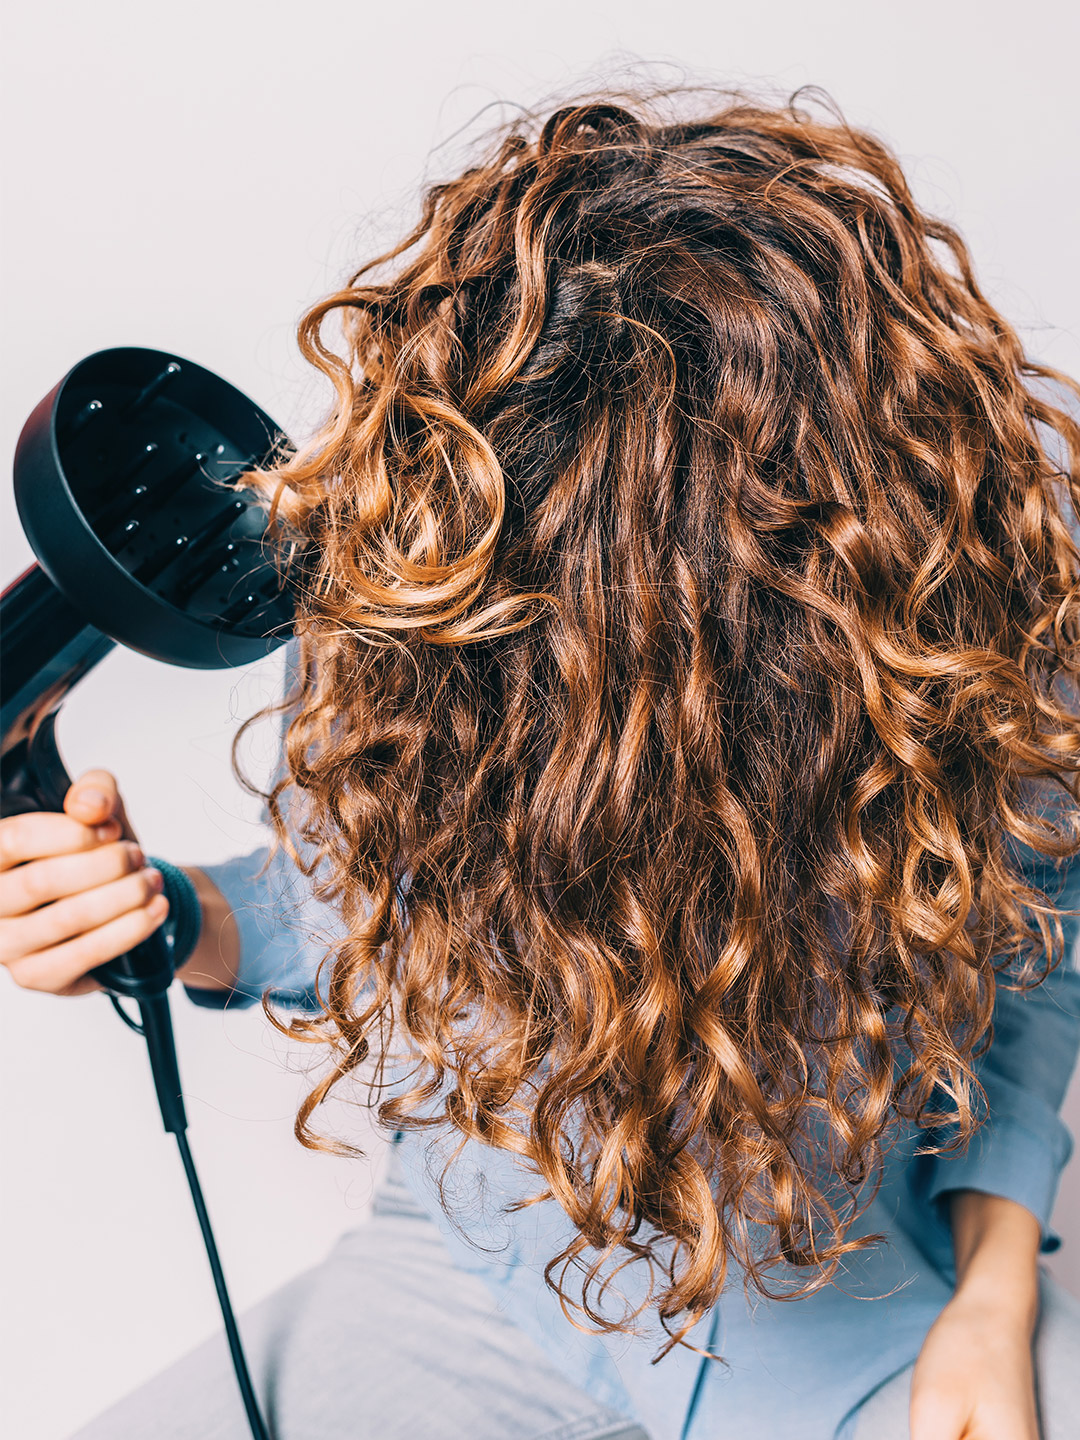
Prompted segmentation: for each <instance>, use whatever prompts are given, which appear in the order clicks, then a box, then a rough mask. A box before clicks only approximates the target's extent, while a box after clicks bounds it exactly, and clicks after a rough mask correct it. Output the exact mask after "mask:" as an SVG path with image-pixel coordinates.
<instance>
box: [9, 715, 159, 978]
mask: <svg viewBox="0 0 1080 1440" xmlns="http://www.w3.org/2000/svg"><path fill="white" fill-rule="evenodd" d="M59 713H60V707H59V706H57V707H56V709H54V710H51V711H50V712H49V714H47V715H43V716H42V718H41V720H40V721H39V722H38V724H37V725H36V726H35V727H34V730H33V732H32V734H31V735H30V736H29V737H28V738H27V739H25V740H23V741H21V742H20V744H19V745H18V746H17V747H16V748H15V749H14V750H12V751H10V752H9V753H8V755H6V756H5V757H4V758H5V762H7V763H6V764H5V771H6V773H5V775H4V813H5V814H6V815H21V814H26V813H28V812H30V811H35V810H54V811H61V810H63V808H64V797H65V796H66V795H67V792H68V790H69V789H70V788H71V776H70V775H69V774H68V772H67V767H66V766H65V764H64V761H63V759H62V757H61V755H60V750H59V747H58V746H57V743H56V720H57V716H58V715H59ZM90 973H91V974H92V975H93V977H94V979H95V980H98V981H100V983H101V984H102V985H104V987H105V989H106V990H110V991H111V992H112V993H113V994H114V995H121V996H124V997H126V998H128V999H132V1000H145V999H148V998H149V997H150V996H152V995H163V994H164V993H165V991H166V990H167V989H168V988H169V986H170V984H171V983H172V978H173V965H172V951H171V949H170V946H169V942H168V939H167V937H166V935H165V934H164V932H163V931H162V930H157V931H155V933H154V934H153V935H151V936H150V938H149V939H148V940H144V941H143V942H142V944H141V945H136V946H135V948H134V950H132V951H130V952H129V953H128V954H127V955H120V956H118V957H117V958H116V959H115V960H109V961H108V962H107V963H106V964H104V965H98V966H97V967H96V969H94V970H92V971H91V972H90Z"/></svg>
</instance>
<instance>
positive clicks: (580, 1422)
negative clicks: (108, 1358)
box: [77, 1201, 648, 1440]
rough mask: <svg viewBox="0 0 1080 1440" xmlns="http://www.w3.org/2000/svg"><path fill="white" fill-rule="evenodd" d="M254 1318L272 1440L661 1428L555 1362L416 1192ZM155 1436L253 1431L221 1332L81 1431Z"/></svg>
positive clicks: (535, 1437) (488, 1437) (254, 1352)
mask: <svg viewBox="0 0 1080 1440" xmlns="http://www.w3.org/2000/svg"><path fill="white" fill-rule="evenodd" d="M241 1328H242V1331H243V1334H244V1339H245V1346H246V1348H247V1350H248V1356H249V1360H250V1363H251V1369H252V1375H253V1379H254V1383H255V1385H256V1388H257V1390H258V1392H259V1398H260V1402H261V1404H262V1406H263V1409H264V1414H265V1415H266V1417H267V1419H268V1422H269V1425H270V1430H271V1433H272V1434H273V1436H274V1437H275V1440H462V1437H469V1440H518V1437H520V1440H541V1437H543V1440H601V1437H603V1440H616V1437H617V1440H648V1437H647V1436H646V1435H645V1434H644V1432H643V1431H642V1430H641V1429H640V1428H639V1427H638V1426H636V1425H634V1424H632V1423H631V1422H630V1421H629V1420H627V1419H626V1418H625V1417H622V1416H620V1415H618V1414H617V1413H616V1412H614V1411H611V1410H609V1409H607V1408H606V1407H604V1406H601V1405H599V1404H597V1402H596V1401H594V1400H593V1399H592V1398H591V1397H590V1396H588V1395H586V1394H585V1393H584V1392H583V1391H581V1390H579V1389H578V1388H577V1387H576V1386H574V1385H572V1384H570V1383H569V1382H568V1381H567V1380H566V1379H565V1378H564V1377H563V1376H562V1375H561V1374H560V1373H559V1372H558V1371H557V1370H555V1369H554V1368H553V1366H552V1365H551V1362H550V1361H549V1360H548V1359H547V1358H546V1356H544V1355H543V1353H542V1352H541V1351H540V1350H539V1349H538V1348H537V1347H536V1346H535V1345H534V1344H533V1342H532V1341H531V1340H530V1339H529V1337H528V1336H526V1335H525V1334H524V1333H523V1332H522V1331H520V1330H519V1329H518V1328H517V1327H516V1326H515V1325H513V1324H512V1323H511V1322H510V1321H508V1320H507V1319H506V1318H505V1317H504V1316H503V1315H501V1314H500V1313H499V1311H498V1309H497V1306H496V1302H495V1299H494V1297H493V1296H492V1294H491V1292H490V1291H489V1290H488V1288H487V1286H486V1285H484V1283H483V1281H481V1280H479V1279H478V1278H477V1277H476V1276H474V1275H469V1274H467V1273H465V1272H464V1271H461V1270H458V1269H457V1268H456V1267H455V1266H454V1265H453V1263H452V1261H451V1260H450V1258H449V1255H448V1254H447V1251H446V1248H445V1246H444V1244H443V1242H442V1238H441V1237H440V1235H439V1233H438V1230H437V1229H436V1227H435V1226H434V1225H433V1224H432V1223H431V1221H430V1220H429V1219H427V1218H426V1217H424V1216H422V1215H421V1213H420V1212H418V1211H416V1210H415V1209H412V1208H410V1206H409V1204H408V1202H407V1201H402V1203H401V1204H394V1203H391V1204H383V1205H382V1206H381V1207H379V1206H377V1207H376V1213H375V1214H374V1215H373V1217H372V1219H371V1220H370V1221H369V1223H368V1224H366V1225H364V1226H361V1227H360V1228H358V1229H356V1230H353V1231H350V1232H349V1233H348V1234H347V1235H345V1236H343V1237H342V1240H341V1241H340V1242H339V1243H338V1245H337V1246H336V1247H335V1249H334V1250H333V1251H332V1252H331V1254H330V1256H329V1257H328V1258H327V1260H326V1261H325V1262H324V1263H323V1264H322V1265H321V1266H319V1267H318V1268H317V1269H315V1270H313V1271H310V1272H308V1273H307V1274H306V1275H303V1276H301V1277H300V1278H299V1279H298V1280H296V1281H294V1282H293V1283H292V1284H290V1285H288V1286H286V1287H285V1288H284V1289H283V1290H281V1291H279V1292H278V1293H277V1294H275V1295H273V1296H271V1297H270V1299H269V1300H267V1301H266V1302H264V1304H262V1305H260V1306H258V1307H256V1308H255V1309H254V1310H253V1311H251V1312H250V1313H249V1314H248V1315H246V1316H245V1317H244V1319H243V1320H242V1322H241ZM148 1435H153V1436H154V1437H155V1440H245V1437H246V1436H247V1435H248V1431H247V1428H246V1423H245V1420H244V1415H243V1410H242V1408H241V1405H240V1402H239V1399H238V1398H237V1395H236V1385H235V1381H234V1379H233V1375H232V1370H231V1367H230V1364H229V1358H228V1351H227V1349H226V1347H225V1343H224V1339H223V1337H218V1338H216V1339H214V1340H212V1341H210V1342H209V1343H208V1344H206V1345H204V1346H202V1347H201V1348H200V1349H198V1350H196V1351H194V1352H192V1354H190V1355H189V1356H187V1357H185V1358H184V1359H183V1360H181V1361H180V1362H179V1363H178V1364H176V1365H174V1366H173V1367H171V1368H170V1369H169V1370H167V1371H165V1372H164V1373H163V1374H162V1375H160V1376H158V1377H157V1378H156V1379H154V1380H152V1381H151V1382H150V1383H149V1384H148V1385H146V1386H143V1387H142V1389H140V1390H138V1391H136V1392H135V1393H134V1394H133V1395H131V1396H129V1397H128V1398H127V1399H125V1400H123V1401H122V1402H121V1403H120V1404H119V1405H117V1406H115V1407H114V1408H113V1409H111V1410H109V1411H108V1412H106V1413H105V1414H104V1415H102V1416H101V1417H99V1418H98V1419H97V1420H96V1421H94V1422H92V1423H91V1424H90V1425H89V1426H88V1427H86V1428H85V1429H83V1430H81V1431H80V1432H79V1435H78V1437H77V1440H128V1437H132V1440H134V1437H138V1440H144V1437H146V1436H148Z"/></svg>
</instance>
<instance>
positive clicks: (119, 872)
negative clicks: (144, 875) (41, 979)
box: [0, 840, 146, 923]
mask: <svg viewBox="0 0 1080 1440" xmlns="http://www.w3.org/2000/svg"><path fill="white" fill-rule="evenodd" d="M145 864H146V857H145V856H144V855H143V852H142V850H141V849H140V848H139V846H138V845H135V844H133V843H132V842H131V841H129V840H121V841H114V842H113V843H112V844H111V845H99V846H98V847H97V849H95V850H90V851H86V852H84V851H78V852H76V853H75V854H71V855H59V856H55V857H51V858H49V859H47V860H33V861H31V862H29V863H28V864H25V865H17V866H15V867H13V868H12V869H10V870H5V871H2V872H0V916H16V915H26V914H28V913H29V912H30V911H31V910H37V909H38V908H39V906H41V905H48V904H50V902H51V901H53V900H59V899H60V898H61V897H62V896H65V895H75V894H77V893H78V892H79V891H80V890H92V889H93V888H94V886H96V885H107V884H108V883H109V882H110V881H111V880H119V879H121V878H122V877H123V876H124V875H130V874H133V873H134V872H135V871H137V870H141V869H142V867H143V866H144V865H145ZM0 923H2V921H0Z"/></svg>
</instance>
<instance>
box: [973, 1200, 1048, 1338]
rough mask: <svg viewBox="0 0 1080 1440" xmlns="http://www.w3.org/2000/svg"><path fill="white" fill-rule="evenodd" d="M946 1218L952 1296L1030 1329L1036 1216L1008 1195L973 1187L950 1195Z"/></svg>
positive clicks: (1034, 1308) (1034, 1304)
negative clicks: (953, 1266)
mask: <svg viewBox="0 0 1080 1440" xmlns="http://www.w3.org/2000/svg"><path fill="white" fill-rule="evenodd" d="M951 1218H952V1228H953V1248H954V1251H955V1254H956V1292H955V1299H956V1300H957V1301H958V1302H961V1303H962V1304H963V1305H964V1306H965V1308H966V1307H967V1306H973V1307H978V1309H979V1310H980V1311H983V1312H985V1313H988V1314H992V1315H993V1316H994V1317H995V1320H996V1323H999V1324H1003V1325H1006V1326H1008V1327H1010V1328H1017V1329H1019V1330H1021V1331H1022V1332H1024V1333H1025V1334H1027V1335H1030V1333H1031V1331H1032V1330H1033V1329H1034V1326H1035V1321H1036V1318H1037V1315H1038V1303H1039V1266H1038V1257H1039V1245H1040V1241H1041V1233H1042V1232H1041V1227H1040V1225H1039V1222H1038V1220H1037V1219H1036V1218H1035V1216H1034V1215H1033V1214H1032V1213H1031V1211H1030V1210H1027V1209H1026V1208H1025V1207H1024V1206H1022V1205H1018V1204H1017V1203H1016V1202H1015V1201H1013V1200H1006V1199H1005V1198H1004V1197H1002V1196H998V1195H987V1194H983V1193H982V1192H980V1191H975V1190H960V1191H957V1192H956V1193H955V1194H954V1195H953V1197H952V1203H951Z"/></svg>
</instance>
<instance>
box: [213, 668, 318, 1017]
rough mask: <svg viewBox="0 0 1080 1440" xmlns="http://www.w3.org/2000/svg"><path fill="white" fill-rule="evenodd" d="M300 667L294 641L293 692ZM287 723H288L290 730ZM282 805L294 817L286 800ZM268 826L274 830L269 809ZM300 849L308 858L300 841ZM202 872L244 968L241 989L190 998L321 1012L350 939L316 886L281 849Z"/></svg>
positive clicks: (288, 683) (288, 680) (289, 671)
mask: <svg viewBox="0 0 1080 1440" xmlns="http://www.w3.org/2000/svg"><path fill="white" fill-rule="evenodd" d="M298 665H299V652H298V649H297V646H296V643H295V641H290V642H289V644H288V646H287V647H286V651H285V676H284V679H285V688H286V690H288V689H291V688H292V685H293V682H294V681H295V680H296V678H297V674H298ZM287 719H288V717H287V715H286V716H285V717H284V718H283V729H284V724H285V723H287ZM284 763H285V762H284V756H283V755H282V756H281V758H280V759H279V762H278V768H277V773H276V775H275V777H274V779H275V780H278V779H280V778H281V776H282V774H283V771H284ZM282 803H283V804H284V805H285V806H286V809H287V807H288V803H289V801H288V797H287V796H286V798H285V800H284V801H283V802H282ZM262 818H263V823H264V825H266V826H269V815H268V813H267V812H266V810H265V809H264V811H263V817H262ZM267 834H268V838H269V831H268V832H267ZM294 843H297V844H300V845H301V849H302V851H303V844H302V842H301V841H299V840H297V839H296V837H295V836H294ZM304 853H305V854H306V855H310V852H304ZM198 868H199V869H200V870H202V872H203V873H204V874H205V875H207V876H208V877H209V879H210V880H211V881H212V882H213V883H214V885H216V886H217V888H218V889H219V890H220V891H221V893H222V895H224V897H225V899H226V900H227V901H228V903H229V907H230V909H231V910H232V913H233V917H234V919H235V920H236V925H237V929H238V930H239V934H240V960H239V967H238V968H239V973H238V976H237V981H236V985H235V987H234V989H232V990H200V989H196V988H194V987H193V986H187V987H185V988H186V989H187V993H188V996H189V998H190V999H191V1000H192V1001H193V1002H194V1003H195V1004H196V1005H204V1006H207V1007H210V1008H214V1009H222V1008H224V1006H226V1005H228V1006H230V1007H232V1006H236V1007H244V1006H248V1005H253V1004H255V1002H256V1001H257V1000H261V999H262V997H263V996H264V995H268V996H269V998H270V999H271V1000H272V1001H273V1002H274V1003H275V1004H278V1005H283V1006H288V1007H290V1008H293V1009H299V1010H319V1009H321V1008H322V1006H321V1003H320V1000H319V995H318V978H319V967H320V965H321V963H322V961H323V960H324V958H325V957H326V955H327V953H328V950H329V949H330V946H331V945H332V944H333V943H334V941H335V940H336V939H339V938H340V937H341V935H342V933H343V932H342V921H341V916H340V914H339V913H338V912H337V910H335V909H333V908H331V907H330V906H328V905H325V904H322V903H320V902H319V901H317V900H316V899H315V898H314V896H313V895H312V893H311V886H312V882H311V880H310V879H309V877H308V876H307V875H305V874H304V873H303V872H302V871H301V870H300V869H299V867H298V866H297V865H296V864H295V863H294V861H293V859H292V857H291V856H290V855H289V854H288V852H287V851H285V850H282V849H277V848H275V849H274V850H273V852H271V847H270V846H269V845H263V846H261V847H260V848H259V849H257V850H253V851H251V852H250V853H249V854H247V855H238V856H236V857H235V858H233V859H230V860H226V861H224V862H222V863H221V864H216V865H200V866H199V867H198Z"/></svg>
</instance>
